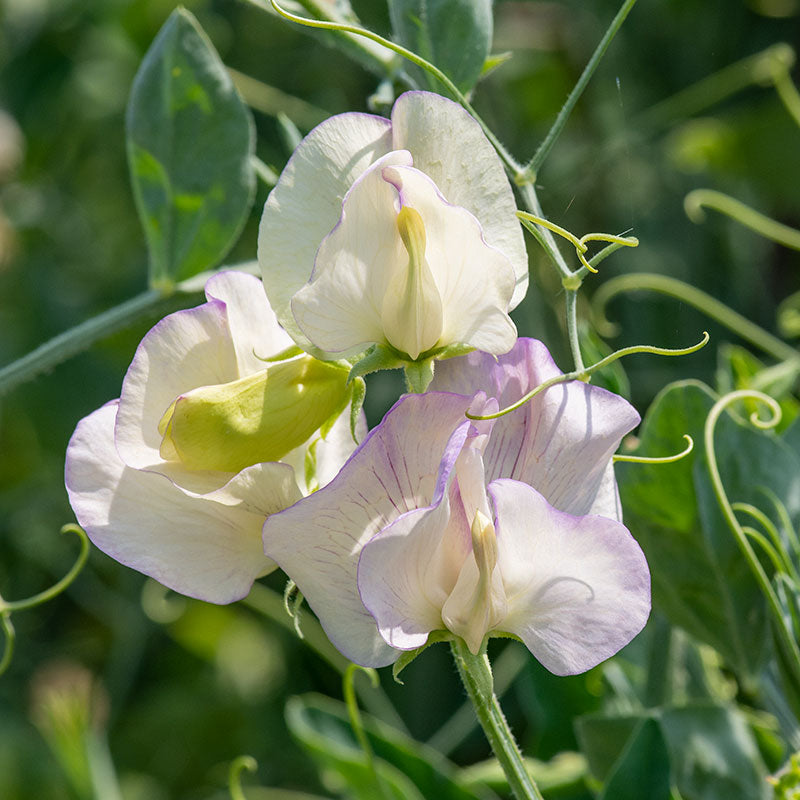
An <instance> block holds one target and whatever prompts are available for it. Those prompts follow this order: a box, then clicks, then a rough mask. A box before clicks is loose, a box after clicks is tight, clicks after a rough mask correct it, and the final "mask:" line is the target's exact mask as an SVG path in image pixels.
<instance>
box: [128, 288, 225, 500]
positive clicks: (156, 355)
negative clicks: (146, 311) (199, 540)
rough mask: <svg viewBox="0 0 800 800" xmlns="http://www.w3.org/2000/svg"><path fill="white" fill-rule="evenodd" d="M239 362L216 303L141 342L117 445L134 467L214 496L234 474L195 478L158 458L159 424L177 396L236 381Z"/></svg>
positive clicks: (173, 318)
mask: <svg viewBox="0 0 800 800" xmlns="http://www.w3.org/2000/svg"><path fill="white" fill-rule="evenodd" d="M238 371H239V370H238V362H237V358H236V352H235V350H234V347H233V343H232V341H231V338H230V334H229V330H228V322H227V313H226V307H225V305H224V304H223V303H222V302H220V301H218V300H214V301H211V302H208V303H205V304H204V305H202V306H198V307H197V308H192V309H188V310H186V311H177V312H175V313H174V314H170V315H169V316H167V317H165V318H164V319H162V320H161V321H160V322H159V323H158V324H156V325H155V326H154V327H153V328H152V329H151V330H150V331H149V332H148V333H147V334H146V335H145V337H144V339H142V341H141V342H140V344H139V347H138V348H137V350H136V354H135V355H134V357H133V361H132V362H131V365H130V367H129V368H128V372H127V373H126V375H125V379H124V381H123V383H122V392H121V396H120V401H119V403H120V407H119V412H118V414H117V421H116V428H115V439H116V444H117V449H118V450H119V455H120V457H121V458H122V460H123V461H124V462H125V463H126V464H127V465H128V466H130V467H134V468H137V469H147V468H154V469H156V470H157V471H159V472H162V473H164V474H169V475H170V476H171V477H172V478H173V479H175V480H177V481H179V482H181V483H182V484H184V483H185V485H187V486H188V488H191V489H193V490H194V491H210V490H211V489H214V488H218V487H219V486H221V485H223V484H224V483H226V482H227V481H228V480H229V479H230V477H231V475H230V474H216V473H214V474H206V475H194V476H192V475H191V474H189V473H188V472H187V471H186V470H184V469H183V468H182V467H181V466H180V465H178V464H175V465H168V464H165V463H164V462H163V460H162V459H161V456H160V455H159V447H160V446H161V440H162V437H161V434H160V433H159V431H158V424H159V422H160V421H161V418H162V417H163V415H164V413H165V412H166V411H167V409H168V408H169V407H170V405H171V404H172V402H173V401H174V400H175V399H176V398H177V397H178V395H180V394H182V393H184V392H187V391H190V390H192V389H196V388H198V387H200V386H208V385H214V384H219V383H227V382H229V381H233V380H236V379H237V378H238V377H239V374H238Z"/></svg>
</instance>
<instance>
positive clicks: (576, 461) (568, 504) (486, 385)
mask: <svg viewBox="0 0 800 800" xmlns="http://www.w3.org/2000/svg"><path fill="white" fill-rule="evenodd" d="M560 374H561V373H560V371H559V369H558V367H556V365H555V363H554V362H553V359H552V357H551V356H550V354H549V352H548V351H547V348H546V347H545V346H544V345H543V344H542V343H541V342H538V341H536V340H534V339H519V340H518V341H517V343H516V345H515V346H514V348H513V349H512V350H511V351H510V352H509V353H506V354H505V355H502V356H500V357H499V358H497V359H495V358H493V357H492V356H490V355H487V354H485V353H480V352H473V353H470V354H469V355H467V356H462V357H461V358H454V359H449V360H447V361H444V362H442V363H441V364H439V365H437V369H436V375H435V378H434V381H433V383H432V384H431V389H435V390H444V391H453V392H466V391H469V388H468V387H472V390H473V391H476V390H478V389H480V390H483V391H485V392H486V393H487V394H488V395H489V396H490V397H496V398H497V399H498V401H499V403H500V407H501V408H502V407H505V406H508V405H511V404H512V403H513V402H515V401H516V400H518V399H519V398H520V397H522V396H523V395H524V394H527V392H529V391H530V390H531V389H533V388H535V387H536V386H538V385H539V384H540V383H543V382H544V381H545V380H548V379H549V378H552V377H554V376H556V375H560ZM638 422H639V415H638V413H637V412H636V410H635V409H634V408H633V406H631V405H630V403H628V402H627V401H626V400H624V399H623V398H621V397H619V396H618V395H615V394H612V393H611V392H608V391H606V390H605V389H601V388H599V387H597V386H591V385H589V384H585V383H582V382H580V381H572V382H570V383H563V384H556V385H554V386H552V387H550V388H549V389H546V390H545V391H543V392H541V393H540V394H538V395H537V396H536V397H534V398H533V400H531V401H529V402H528V403H526V404H525V405H524V406H523V407H522V408H520V409H518V410H516V411H513V412H511V413H509V414H507V415H505V416H503V417H500V418H499V419H497V420H496V421H495V424H494V428H493V430H492V435H491V438H490V441H489V445H488V446H487V448H486V451H485V454H484V462H485V464H486V475H487V480H488V481H491V480H494V479H495V478H513V479H514V480H519V481H522V482H523V483H527V484H529V485H530V486H534V487H535V488H536V489H537V490H538V491H540V492H541V493H542V494H543V495H544V496H545V497H546V498H547V501H548V502H549V503H551V504H552V505H554V506H555V507H556V508H559V509H561V510H562V511H568V512H570V513H572V514H586V513H588V512H589V511H590V509H593V508H594V507H595V502H596V501H597V503H598V505H597V508H598V509H599V508H601V507H602V508H610V507H611V506H612V498H614V497H615V492H616V489H615V487H614V485H613V483H611V482H610V481H609V477H608V474H607V470H608V465H609V463H610V460H611V456H612V455H613V453H614V451H615V450H616V449H617V447H618V446H619V443H620V440H621V439H622V437H623V436H624V435H625V434H626V433H628V432H629V431H630V430H631V429H632V428H634V427H635V426H636V425H637V424H638ZM598 493H599V494H600V498H599V499H598Z"/></svg>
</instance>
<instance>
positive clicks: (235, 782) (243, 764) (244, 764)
mask: <svg viewBox="0 0 800 800" xmlns="http://www.w3.org/2000/svg"><path fill="white" fill-rule="evenodd" d="M257 769H258V762H257V761H256V760H255V759H254V758H253V756H238V757H237V758H234V759H233V761H231V766H230V769H229V770H228V791H229V792H230V795H231V800H247V798H246V797H245V794H244V790H243V789H242V772H244V771H245V770H247V771H248V772H255V771H256V770H257Z"/></svg>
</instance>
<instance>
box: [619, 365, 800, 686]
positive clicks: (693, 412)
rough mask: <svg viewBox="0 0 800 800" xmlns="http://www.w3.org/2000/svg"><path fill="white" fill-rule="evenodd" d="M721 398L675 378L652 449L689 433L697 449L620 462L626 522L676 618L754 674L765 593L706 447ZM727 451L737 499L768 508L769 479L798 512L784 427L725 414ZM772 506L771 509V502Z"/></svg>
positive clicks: (657, 408)
mask: <svg viewBox="0 0 800 800" xmlns="http://www.w3.org/2000/svg"><path fill="white" fill-rule="evenodd" d="M715 400H716V398H715V396H714V395H713V393H712V392H711V390H710V389H709V388H708V387H706V386H704V385H703V384H700V383H698V382H694V381H685V382H680V383H676V384H672V385H671V386H668V387H667V388H666V389H665V390H664V391H663V392H662V393H661V394H660V395H659V396H658V397H657V398H656V399H655V401H654V402H653V405H652V406H651V408H650V409H649V411H648V412H647V415H646V418H645V422H644V424H643V427H642V436H641V447H640V450H639V452H641V453H642V454H644V455H651V456H657V455H663V454H666V453H669V452H674V450H675V446H676V443H679V442H680V439H681V436H682V435H683V434H684V433H688V434H690V435H691V436H692V437H693V438H694V441H695V449H694V451H693V452H692V453H691V454H690V455H689V456H687V457H686V458H683V459H682V460H680V461H678V462H675V463H673V464H660V465H651V464H625V463H623V464H619V465H618V467H617V469H618V472H617V475H618V479H619V484H620V492H621V496H622V501H623V508H624V509H625V520H626V524H627V525H628V527H629V528H630V530H631V532H632V533H633V535H634V536H635V537H636V538H637V540H638V541H639V543H640V544H641V545H642V548H643V550H644V552H645V555H646V556H647V560H648V562H649V564H650V569H651V574H652V578H653V596H654V601H655V604H656V606H657V607H659V608H660V609H661V610H662V611H663V612H664V613H665V614H666V615H667V617H668V618H669V619H670V621H671V622H672V623H673V624H675V625H678V626H680V627H682V628H684V629H685V630H686V631H688V632H689V633H690V634H692V635H693V636H695V637H696V638H698V639H699V640H700V641H703V642H705V643H707V644H710V645H711V646H712V647H714V648H716V649H717V650H718V651H719V652H720V653H721V654H722V655H723V657H724V658H725V660H726V661H727V663H728V665H729V666H730V667H731V668H732V669H733V670H734V671H735V672H736V673H737V675H738V677H739V679H740V680H745V681H747V680H754V677H753V676H755V674H756V673H757V672H758V670H759V668H760V666H761V664H762V663H763V661H764V658H765V656H766V655H767V652H768V651H767V647H766V643H767V636H766V634H767V631H768V626H767V620H766V610H765V604H764V598H763V597H762V596H761V593H760V591H759V589H758V586H757V585H756V583H755V581H754V579H753V577H752V574H751V572H750V570H749V568H748V566H747V564H746V562H745V560H744V558H743V557H742V555H741V552H740V551H739V548H738V545H737V543H736V541H735V539H734V536H733V534H732V532H731V531H730V530H729V528H728V526H727V524H726V523H725V521H724V519H723V517H722V515H721V513H720V511H719V507H718V503H717V499H716V497H715V495H714V494H713V490H712V487H711V482H710V480H709V477H708V472H707V467H706V454H705V449H704V447H703V427H704V424H705V419H706V417H707V415H708V413H709V411H710V409H711V407H712V405H713V404H714V402H715ZM715 442H716V447H717V459H718V462H719V465H720V471H721V474H722V479H723V483H724V485H725V488H726V491H727V493H728V496H729V498H730V499H731V501H733V502H736V501H743V502H751V503H753V504H754V505H757V506H759V507H762V508H765V499H764V495H763V492H762V491H761V490H760V489H759V487H762V486H763V487H769V488H770V489H771V490H772V491H773V492H774V493H775V494H776V495H777V496H778V497H779V498H780V499H781V500H782V502H783V503H784V504H785V505H786V507H787V509H788V510H789V513H790V514H791V515H797V513H798V510H800V509H798V497H800V457H798V455H797V454H796V453H794V452H792V450H791V448H789V447H787V446H786V444H785V443H784V442H782V441H781V440H780V439H779V438H778V437H776V436H775V435H774V433H772V432H769V431H758V430H756V429H754V428H752V427H751V426H750V425H749V424H748V423H746V422H744V421H743V420H738V419H735V418H734V417H733V416H732V415H730V414H727V413H726V414H723V416H722V417H721V419H720V420H719V424H718V426H717V432H716V436H715ZM765 510H767V509H766V508H765Z"/></svg>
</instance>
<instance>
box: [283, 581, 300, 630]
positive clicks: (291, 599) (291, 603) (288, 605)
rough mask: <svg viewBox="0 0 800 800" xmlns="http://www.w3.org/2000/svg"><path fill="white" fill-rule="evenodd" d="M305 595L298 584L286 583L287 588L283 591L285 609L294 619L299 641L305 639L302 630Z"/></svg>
mask: <svg viewBox="0 0 800 800" xmlns="http://www.w3.org/2000/svg"><path fill="white" fill-rule="evenodd" d="M303 600H304V598H303V593H302V592H301V591H300V590H299V589H298V588H297V584H296V583H295V582H294V581H293V580H291V579H289V580H288V581H286V588H285V589H284V590H283V607H284V608H285V609H286V613H287V614H288V615H289V616H290V617H291V618H292V622H293V623H294V632H295V633H296V634H297V638H298V639H303V638H305V637H304V636H303V631H302V629H301V628H300V608H301V606H302V605H303Z"/></svg>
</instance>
